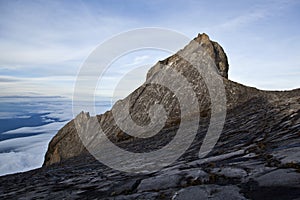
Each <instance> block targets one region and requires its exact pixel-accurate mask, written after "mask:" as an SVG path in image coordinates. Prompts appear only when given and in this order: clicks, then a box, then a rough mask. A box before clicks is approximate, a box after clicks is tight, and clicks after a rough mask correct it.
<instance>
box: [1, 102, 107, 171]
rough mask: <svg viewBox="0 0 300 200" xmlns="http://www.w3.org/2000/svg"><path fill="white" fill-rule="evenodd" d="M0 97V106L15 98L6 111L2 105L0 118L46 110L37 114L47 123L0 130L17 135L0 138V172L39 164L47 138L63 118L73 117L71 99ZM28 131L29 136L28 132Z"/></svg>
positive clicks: (54, 131)
mask: <svg viewBox="0 0 300 200" xmlns="http://www.w3.org/2000/svg"><path fill="white" fill-rule="evenodd" d="M0 100H1V101H0V104H1V103H2V106H3V105H4V104H3V102H5V103H7V102H13V103H16V102H18V104H17V105H18V109H10V110H8V111H7V110H4V109H2V111H3V112H2V111H0V119H7V118H12V119H13V118H14V117H17V118H27V117H30V114H32V113H34V114H37V113H47V114H46V115H42V116H41V117H42V121H43V122H44V123H47V124H42V125H40V126H34V127H21V128H16V129H13V130H9V131H6V132H3V133H0V134H2V135H18V137H17V138H11V139H7V140H3V141H0V176H2V175H6V174H12V173H17V172H24V171H28V170H31V169H35V168H39V167H41V166H42V164H43V161H44V156H45V153H46V151H47V148H48V144H49V142H50V140H51V139H52V137H53V136H54V135H55V134H56V133H57V131H58V130H59V129H60V128H62V127H63V126H64V125H65V124H66V123H67V121H69V120H70V119H72V118H73V113H72V102H71V101H70V100H65V99H61V98H54V99H50V100H49V99H48V98H41V99H34V98H28V99H22V102H20V99H18V98H17V99H16V98H11V99H3V98H2V99H0ZM109 107H110V104H106V103H101V108H102V109H101V110H103V111H104V110H107V109H109ZM23 108H24V109H23ZM52 119H56V120H52ZM28 134H30V135H33V136H28ZM20 135H21V136H20ZM23 135H24V136H23ZM26 135H27V136H26Z"/></svg>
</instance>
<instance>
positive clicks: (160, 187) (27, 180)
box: [0, 34, 300, 200]
mask: <svg viewBox="0 0 300 200" xmlns="http://www.w3.org/2000/svg"><path fill="white" fill-rule="evenodd" d="M194 42H197V44H198V47H197V46H194V45H193V43H194ZM199 46H200V48H199ZM203 52H206V54H207V55H208V56H209V58H210V59H211V60H212V61H213V62H214V65H215V66H216V68H215V70H216V72H217V73H216V76H218V78H219V79H220V80H222V82H223V84H224V89H225V94H226V108H227V113H226V119H225V124H224V127H223V129H222V133H221V135H220V138H219V139H218V141H217V143H216V145H215V146H214V148H213V149H212V151H211V152H210V153H209V154H208V155H207V156H206V157H204V158H199V157H198V153H199V149H200V147H201V145H202V144H203V138H204V137H205V135H206V133H207V130H208V126H209V123H210V122H209V119H210V116H211V114H212V113H211V112H212V111H211V104H212V103H211V100H210V96H209V91H208V88H207V86H206V83H205V77H203V76H202V75H201V74H199V73H198V72H197V70H195V69H194V68H193V66H192V64H191V62H196V61H199V62H202V61H203V57H201V53H203ZM182 56H183V57H185V59H183V58H182ZM188 61H190V62H188ZM166 67H167V68H168V67H169V68H172V69H174V70H176V71H177V72H179V73H180V74H181V75H183V76H184V77H186V79H187V80H188V81H189V82H190V83H191V87H192V89H193V91H195V94H196V97H197V102H193V103H198V104H199V109H197V110H194V111H193V112H190V113H188V114H187V115H185V116H181V113H182V112H181V110H180V109H181V107H180V103H179V100H178V99H177V98H176V97H174V92H172V91H170V90H169V89H168V88H166V87H162V86H159V85H155V84H149V82H150V81H151V80H153V79H155V78H156V76H157V74H158V73H160V71H161V70H163V69H164V68H166ZM227 76H228V61H227V57H226V54H225V53H224V50H223V49H222V47H221V46H220V45H219V44H217V43H216V42H213V41H211V40H210V39H209V37H208V36H207V35H206V34H199V35H198V36H197V37H196V38H195V39H194V40H192V41H191V43H189V44H188V45H187V46H186V47H184V48H183V49H182V50H180V51H179V52H178V53H177V54H175V55H173V56H170V57H169V58H167V59H165V60H163V61H159V62H158V63H157V64H155V66H153V67H152V68H151V69H150V70H149V72H148V75H147V81H148V82H147V81H146V82H145V84H143V85H142V86H140V87H139V88H137V89H136V90H135V91H134V92H133V93H132V94H130V95H129V96H128V97H126V98H125V100H126V99H127V100H128V101H129V108H130V109H129V110H130V115H131V118H132V120H133V121H135V122H136V123H137V124H138V125H140V126H146V125H148V124H149V123H150V122H151V118H150V116H149V109H150V108H151V106H152V105H154V104H161V105H163V106H164V108H165V110H166V113H167V119H166V121H165V124H164V126H163V128H162V129H161V131H159V133H157V134H156V135H154V136H152V137H149V138H138V137H134V136H132V135H129V134H127V133H126V132H124V131H122V130H121V129H120V128H119V127H118V126H117V124H116V121H115V120H114V117H113V113H112V111H108V112H106V113H105V114H103V115H98V116H96V119H97V120H98V122H99V124H100V126H101V128H102V130H103V131H104V132H105V134H106V135H107V137H108V138H109V139H110V141H112V142H114V143H115V144H116V145H118V146H119V147H120V148H123V149H125V150H128V151H130V152H136V153H145V152H146V153H147V152H151V151H156V150H159V149H161V148H163V147H164V146H165V145H167V144H169V143H170V141H172V139H174V137H175V136H176V133H177V130H178V129H179V126H180V123H181V122H182V120H187V121H193V120H194V119H196V117H199V118H200V120H199V122H198V124H197V125H198V126H199V127H198V129H197V133H196V137H195V139H194V140H193V142H192V144H191V145H190V146H189V148H188V149H187V151H186V152H185V153H184V154H183V155H182V156H181V157H180V158H178V159H177V160H176V161H175V162H173V163H172V164H170V165H168V166H165V167H164V168H163V169H161V170H159V171H156V172H152V173H139V174H134V173H125V172H121V171H118V170H115V169H112V168H110V167H107V166H106V165H104V164H102V163H101V162H99V161H97V160H96V159H95V158H94V157H93V156H91V155H90V154H89V153H88V151H87V149H86V148H85V147H84V145H83V144H82V141H81V139H80V137H79V136H78V134H77V130H78V127H77V128H76V127H75V122H76V123H78V124H79V128H80V127H84V126H85V124H87V122H89V120H90V119H95V117H93V116H89V115H88V114H87V113H84V112H82V113H80V114H79V115H78V116H77V117H76V119H74V120H72V121H71V122H69V123H68V124H66V125H65V126H64V127H63V128H62V129H61V130H60V131H59V132H58V133H57V135H56V136H55V137H54V138H53V139H52V141H51V142H50V144H49V148H48V151H47V154H46V156H45V162H44V166H43V167H42V168H40V169H37V170H33V171H30V172H26V173H21V174H15V175H9V176H4V177H0V182H1V184H0V198H3V199H16V198H23V197H25V196H26V198H28V199H30V198H43V197H46V198H50V199H53V198H56V199H57V198H59V199H60V198H67V199H68V198H69V199H177V200H179V199H297V198H299V196H300V173H299V172H300V154H299V152H300V151H299V150H300V135H299V133H300V89H296V90H291V91H281V92H279V91H278V92H275V91H262V90H258V89H256V88H251V87H247V86H244V85H241V84H239V83H235V82H233V81H230V80H229V79H227ZM166 78H167V74H166V75H165V77H164V76H162V77H160V78H159V80H160V81H162V80H164V79H166ZM174 84H176V81H174ZM125 100H123V101H125ZM116 106H117V105H115V107H116ZM182 117H183V118H182ZM216 123H217V122H216ZM191 128H192V127H191ZM186 137H189V135H186ZM97 144H99V145H101V140H100V142H99V143H96V144H93V145H94V146H93V147H94V148H95V147H96V146H97ZM178 145H180V144H178ZM99 153H101V152H99ZM104 153H106V154H107V153H108V154H109V153H110V152H104ZM113 156H114V155H113ZM166 156H168V155H162V157H161V160H163V159H165V157H166ZM116 161H119V162H120V164H121V165H122V164H124V165H126V164H128V162H135V161H134V160H133V161H130V160H129V161H128V160H124V159H123V158H122V157H117V156H116ZM122 162H124V163H122ZM144 164H145V163H144ZM154 164H155V163H154Z"/></svg>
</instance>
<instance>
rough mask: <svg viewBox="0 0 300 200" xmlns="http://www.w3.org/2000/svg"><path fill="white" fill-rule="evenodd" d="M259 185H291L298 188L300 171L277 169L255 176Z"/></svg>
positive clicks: (299, 185)
mask: <svg viewBox="0 0 300 200" xmlns="http://www.w3.org/2000/svg"><path fill="white" fill-rule="evenodd" d="M254 180H256V181H257V182H258V184H259V186H290V187H291V186H293V187H299V188H300V173H298V172H296V171H295V170H294V169H277V170H274V171H271V172H269V173H267V174H264V175H262V176H259V177H258V178H255V179H254Z"/></svg>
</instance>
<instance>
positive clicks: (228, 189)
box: [172, 185, 246, 200]
mask: <svg viewBox="0 0 300 200" xmlns="http://www.w3.org/2000/svg"><path fill="white" fill-rule="evenodd" d="M239 190H240V189H239V188H238V187H237V186H218V185H207V186H192V187H187V188H184V189H181V190H179V191H178V192H176V193H175V195H174V196H173V198H172V200H190V199H213V200H223V199H226V200H237V199H246V198H245V197H243V196H242V195H241V194H240V193H239Z"/></svg>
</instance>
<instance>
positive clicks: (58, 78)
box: [0, 0, 300, 97]
mask: <svg viewBox="0 0 300 200" xmlns="http://www.w3.org/2000/svg"><path fill="white" fill-rule="evenodd" d="M229 2H230V3H229ZM299 10H300V3H299V1H290V0H285V1H281V0H277V1H270V0H267V1H253V0H251V1H250V0H245V1H198V0H182V1H174V0H173V1H163V0H162V1H157V0H153V1H149V0H147V1H145V0H140V1H133V0H131V1H130V0H124V1H112V0H110V1H108V0H107V1H103V0H99V1H76V0H75V1H45V0H44V1H5V0H0V52H1V53H0V90H1V94H0V95H2V96H7V95H60V96H67V97H72V92H73V85H74V81H75V79H76V75H77V73H78V71H79V69H80V66H81V65H82V63H83V62H84V60H85V59H86V58H87V57H88V55H89V54H90V53H91V52H92V50H93V49H95V48H96V47H97V45H99V44H101V43H102V42H103V41H105V40H107V39H108V38H110V37H112V36H113V35H116V34H118V33H120V32H124V31H128V30H131V29H136V28H143V27H161V28H167V29H172V30H175V31H178V32H181V33H183V34H185V35H187V36H188V37H190V38H191V39H192V38H194V37H195V36H196V35H197V33H199V32H200V33H202V32H206V33H207V34H208V35H209V36H210V38H211V39H212V40H215V41H217V42H219V43H220V44H221V46H223V48H224V49H225V51H226V53H227V56H228V57H229V64H230V69H229V78H230V79H231V80H234V81H237V82H240V83H243V84H246V85H249V86H254V87H258V88H261V89H270V90H275V89H276V90H284V89H293V88H297V87H300V79H299V76H300V59H299V53H300V29H299V19H300V13H299ZM166 56H168V54H166V53H165V52H151V51H144V52H143V51H141V52H139V53H136V54H132V55H129V56H128V57H127V58H123V59H120V60H119V61H117V62H116V63H117V64H118V65H123V66H129V65H130V64H132V63H135V64H136V65H142V64H154V63H155V62H156V61H157V60H158V59H162V58H165V57H166ZM137 61H138V62H137ZM115 71H116V72H117V71H118V69H116V70H115ZM108 76H109V77H108V79H113V78H114V73H110V75H108ZM137 79H139V80H137V82H136V86H138V85H139V84H140V83H141V82H142V81H143V80H144V79H145V75H139V77H137ZM105 84H107V85H113V84H111V83H110V82H109V81H108V82H107V83H105ZM107 90H108V91H109V90H111V88H109V87H107ZM106 94H107V95H109V93H106Z"/></svg>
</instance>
